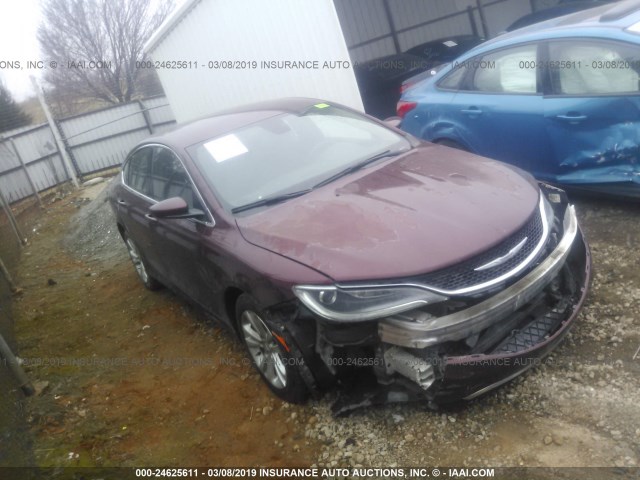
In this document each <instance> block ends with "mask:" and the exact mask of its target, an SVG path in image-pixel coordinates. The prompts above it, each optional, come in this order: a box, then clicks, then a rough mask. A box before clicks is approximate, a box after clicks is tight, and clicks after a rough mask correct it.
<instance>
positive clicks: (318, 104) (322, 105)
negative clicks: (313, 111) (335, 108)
mask: <svg viewBox="0 0 640 480" xmlns="http://www.w3.org/2000/svg"><path fill="white" fill-rule="evenodd" d="M329 106H330V105H329V104H328V103H316V104H315V105H314V107H316V108H327V107H329Z"/></svg>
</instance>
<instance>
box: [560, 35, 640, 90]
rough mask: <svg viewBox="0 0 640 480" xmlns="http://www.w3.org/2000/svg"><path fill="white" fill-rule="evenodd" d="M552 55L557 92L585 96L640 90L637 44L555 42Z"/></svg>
mask: <svg viewBox="0 0 640 480" xmlns="http://www.w3.org/2000/svg"><path fill="white" fill-rule="evenodd" d="M549 59H550V60H551V62H550V67H551V68H550V73H551V84H552V89H553V93H555V94H559V95H578V96H584V95H598V94H616V93H638V92H639V91H640V82H639V73H640V54H639V53H638V49H637V48H632V47H630V46H627V45H623V44H617V43H613V42H597V41H589V40H581V39H578V40H571V41H562V42H554V43H551V44H550V45H549Z"/></svg>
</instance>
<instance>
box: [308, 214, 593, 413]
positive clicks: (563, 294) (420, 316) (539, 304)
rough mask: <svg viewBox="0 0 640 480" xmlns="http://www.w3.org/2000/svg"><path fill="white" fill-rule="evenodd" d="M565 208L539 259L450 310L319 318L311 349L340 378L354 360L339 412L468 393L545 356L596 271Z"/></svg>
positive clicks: (497, 382) (484, 389)
mask: <svg viewBox="0 0 640 480" xmlns="http://www.w3.org/2000/svg"><path fill="white" fill-rule="evenodd" d="M559 218H562V222H559V223H560V225H561V227H560V225H559V226H558V229H557V232H559V235H558V237H559V238H558V239H557V242H556V243H555V244H554V246H553V248H551V249H550V252H547V253H545V256H544V257H542V260H540V261H539V263H538V264H537V265H536V266H535V267H534V268H532V269H531V270H530V271H529V272H528V273H527V274H525V275H524V276H523V277H522V278H520V279H518V280H517V281H516V282H515V283H513V284H511V285H509V286H506V288H503V289H502V290H498V291H497V293H496V292H495V290H494V291H493V292H492V293H491V294H489V295H488V296H486V297H485V298H480V299H477V298H476V299H472V300H470V301H469V305H468V306H466V307H462V308H459V309H457V310H456V311H454V312H453V313H449V314H446V315H442V316H434V315H430V314H427V313H425V311H424V309H416V310H412V311H409V312H404V313H402V314H397V315H391V316H388V317H386V318H384V319H381V320H378V321H377V322H366V323H363V324H361V325H360V326H338V325H336V324H330V323H329V322H323V321H318V329H317V334H316V338H315V341H314V350H315V353H316V354H317V355H318V356H319V357H320V358H321V359H322V362H321V363H322V364H323V366H324V367H325V369H326V370H328V371H329V372H330V375H329V376H333V377H335V378H340V377H341V375H343V374H344V370H345V369H341V368H340V367H341V365H343V364H349V365H351V366H355V367H357V368H355V369H353V368H352V369H351V371H352V375H351V376H349V375H347V376H346V377H343V378H344V379H343V380H342V381H341V383H342V385H343V386H344V388H343V389H342V393H343V396H342V398H341V400H339V401H338V403H337V404H336V405H335V406H334V412H335V413H343V412H345V411H348V410H351V409H353V408H358V407H361V406H366V405H370V404H375V403H386V402H397V401H412V400H424V401H427V402H428V403H430V404H432V405H436V404H439V403H445V402H450V401H456V400H460V399H467V400H469V399H472V398H475V397H477V396H479V395H482V394H484V393H486V392H488V391H490V390H492V389H494V388H496V387H498V386H500V385H502V384H504V383H506V382H508V381H509V380H511V379H513V378H515V377H516V376H518V375H520V374H521V373H523V372H524V371H526V370H527V369H529V368H531V367H533V366H535V365H537V364H539V363H540V360H541V358H542V357H544V356H545V355H546V354H548V353H549V352H550V351H551V350H552V349H553V348H554V347H555V346H556V345H557V344H558V343H559V342H560V341H561V340H562V338H563V337H564V336H565V335H566V334H567V332H568V331H569V329H570V327H571V325H572V324H573V322H574V320H575V318H576V316H577V314H578V311H579V310H580V308H581V306H582V303H583V302H584V300H585V297H586V295H587V291H588V286H589V283H590V278H591V257H590V254H589V249H588V246H587V244H586V242H585V241H584V239H583V236H582V233H581V231H580V228H579V226H578V222H577V219H576V214H575V210H574V208H573V207H572V206H569V205H565V206H564V212H563V215H562V216H559ZM346 370H348V369H346ZM354 370H355V371H356V372H357V373H356V374H355V375H354V374H353V371H354ZM316 371H317V370H316ZM365 371H366V372H368V375H365V374H364V372H365ZM366 378H368V381H365V380H364V379H366ZM363 387H364V388H363Z"/></svg>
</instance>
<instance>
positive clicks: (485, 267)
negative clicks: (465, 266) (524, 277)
mask: <svg viewBox="0 0 640 480" xmlns="http://www.w3.org/2000/svg"><path fill="white" fill-rule="evenodd" d="M528 239H529V237H524V238H523V239H522V240H521V241H520V243H518V244H517V245H516V246H515V247H513V248H512V249H511V250H509V251H508V252H507V253H506V254H504V255H503V256H502V257H498V258H494V259H493V260H491V261H490V262H489V263H485V264H484V265H481V266H479V267H478V268H474V269H473V270H474V271H475V272H481V271H482V270H488V269H490V268H493V267H497V266H498V265H502V264H503V263H505V262H506V261H508V260H509V259H511V258H513V257H515V256H516V254H517V253H518V252H519V251H520V250H521V249H522V247H523V246H524V244H525V243H527V240H528Z"/></svg>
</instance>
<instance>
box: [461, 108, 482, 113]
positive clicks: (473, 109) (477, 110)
mask: <svg viewBox="0 0 640 480" xmlns="http://www.w3.org/2000/svg"><path fill="white" fill-rule="evenodd" d="M460 111H461V112H462V113H464V114H466V115H481V114H482V110H480V109H479V108H477V107H471V108H467V109H464V110H460Z"/></svg>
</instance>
